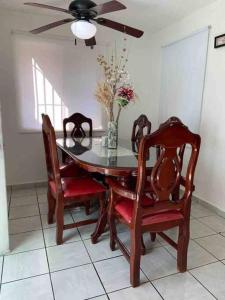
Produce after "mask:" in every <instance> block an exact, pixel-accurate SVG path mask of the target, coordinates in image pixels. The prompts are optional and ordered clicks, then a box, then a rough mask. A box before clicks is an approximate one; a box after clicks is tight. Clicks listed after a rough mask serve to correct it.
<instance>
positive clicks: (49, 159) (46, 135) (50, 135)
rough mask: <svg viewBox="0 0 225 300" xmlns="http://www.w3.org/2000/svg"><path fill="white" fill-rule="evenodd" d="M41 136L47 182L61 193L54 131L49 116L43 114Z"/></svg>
mask: <svg viewBox="0 0 225 300" xmlns="http://www.w3.org/2000/svg"><path fill="white" fill-rule="evenodd" d="M42 134H43V140H44V148H45V158H46V166H47V172H48V181H51V180H53V181H54V182H55V185H56V188H57V190H58V191H62V186H61V177H60V171H59V159H58V153H57V146H56V136H55V130H54V128H53V126H52V124H51V121H50V119H49V116H48V115H45V114H42Z"/></svg>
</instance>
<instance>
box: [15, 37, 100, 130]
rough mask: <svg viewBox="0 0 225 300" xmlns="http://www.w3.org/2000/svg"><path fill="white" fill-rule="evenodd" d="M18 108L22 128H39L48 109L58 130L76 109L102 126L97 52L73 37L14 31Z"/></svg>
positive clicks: (98, 50) (96, 49)
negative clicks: (59, 37) (98, 92)
mask: <svg viewBox="0 0 225 300" xmlns="http://www.w3.org/2000/svg"><path fill="white" fill-rule="evenodd" d="M13 43H14V53H15V80H16V85H17V98H18V99H17V100H18V101H17V104H18V105H17V108H18V116H19V125H20V127H21V130H22V131H39V130H40V128H41V114H42V113H43V112H44V113H47V114H48V115H49V116H50V118H51V120H52V122H53V124H54V126H55V129H56V130H62V119H64V118H65V117H67V116H68V115H71V114H73V113H75V112H80V113H82V114H84V115H86V116H87V117H90V118H92V120H93V127H94V129H96V130H102V129H103V123H104V115H103V114H102V109H101V106H100V105H99V103H97V101H96V99H95V96H94V95H95V89H96V83H97V81H98V79H99V67H98V64H97V55H98V54H99V53H101V52H102V49H100V47H99V46H98V47H95V49H94V50H91V49H90V48H89V47H88V48H87V47H86V46H85V45H84V43H82V44H81V43H79V45H77V46H75V45H74V41H73V40H65V39H64V40H63V39H57V38H55V39H54V38H47V37H45V38H40V37H37V36H35V37H31V36H29V35H24V34H16V33H14V34H13Z"/></svg>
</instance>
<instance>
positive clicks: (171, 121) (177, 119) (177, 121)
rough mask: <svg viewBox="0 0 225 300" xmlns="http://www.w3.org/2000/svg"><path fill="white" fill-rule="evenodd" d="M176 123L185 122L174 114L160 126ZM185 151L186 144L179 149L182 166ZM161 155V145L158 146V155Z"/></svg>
mask: <svg viewBox="0 0 225 300" xmlns="http://www.w3.org/2000/svg"><path fill="white" fill-rule="evenodd" d="M175 123H180V124H183V123H182V121H181V120H180V119H179V118H178V117H174V116H173V117H170V118H169V119H168V120H167V121H166V122H164V123H162V124H160V126H159V128H162V127H164V126H167V125H169V124H175ZM183 125H184V124H183ZM184 151H185V145H183V146H182V147H181V148H180V149H179V151H178V153H179V157H180V160H181V167H183V159H184ZM159 155H160V147H157V157H159Z"/></svg>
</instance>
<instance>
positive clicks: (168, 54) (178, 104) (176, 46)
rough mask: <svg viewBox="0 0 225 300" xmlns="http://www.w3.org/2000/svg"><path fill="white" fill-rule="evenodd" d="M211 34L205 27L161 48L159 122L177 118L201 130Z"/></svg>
mask: <svg viewBox="0 0 225 300" xmlns="http://www.w3.org/2000/svg"><path fill="white" fill-rule="evenodd" d="M208 35H209V28H205V29H203V30H201V31H199V32H197V33H195V34H193V35H191V36H188V37H187V38H184V39H182V40H180V41H177V42H175V43H173V44H170V45H168V46H166V47H164V48H163V49H162V74H161V97H160V113H159V118H160V120H159V121H160V123H162V122H164V121H165V120H167V119H168V118H169V117H171V116H177V117H179V118H180V119H181V120H182V121H183V122H184V123H185V124H186V125H187V126H188V127H189V128H190V129H191V130H192V131H194V132H198V131H199V127H200V121H201V108H202V98H203V90H204V80H205V71H206V61H207V49H208Z"/></svg>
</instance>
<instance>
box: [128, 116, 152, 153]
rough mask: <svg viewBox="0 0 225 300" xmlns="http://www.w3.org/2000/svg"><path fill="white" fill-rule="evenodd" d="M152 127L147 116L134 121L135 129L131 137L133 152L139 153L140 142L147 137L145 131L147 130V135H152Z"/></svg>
mask: <svg viewBox="0 0 225 300" xmlns="http://www.w3.org/2000/svg"><path fill="white" fill-rule="evenodd" d="M151 127H152V124H151V122H150V121H149V120H148V118H147V116H146V115H140V116H139V117H138V119H137V120H135V121H134V124H133V129H132V136H131V142H132V148H133V151H134V152H135V151H138V147H139V144H140V141H141V139H142V137H143V136H144V135H145V134H144V130H145V129H146V131H147V132H146V134H150V133H151Z"/></svg>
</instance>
